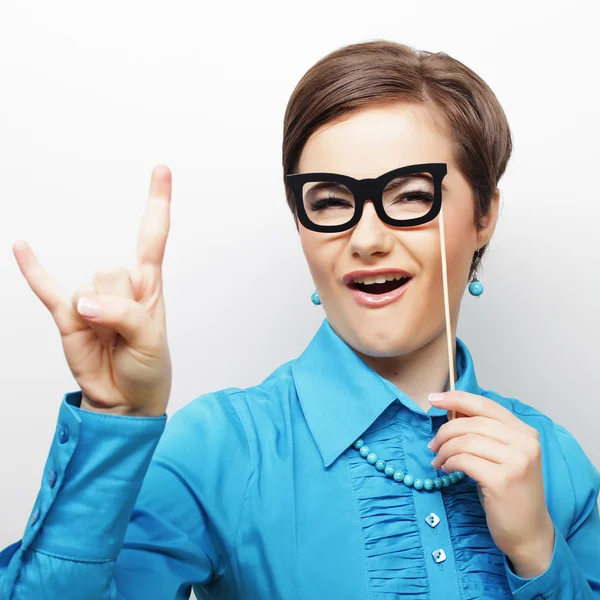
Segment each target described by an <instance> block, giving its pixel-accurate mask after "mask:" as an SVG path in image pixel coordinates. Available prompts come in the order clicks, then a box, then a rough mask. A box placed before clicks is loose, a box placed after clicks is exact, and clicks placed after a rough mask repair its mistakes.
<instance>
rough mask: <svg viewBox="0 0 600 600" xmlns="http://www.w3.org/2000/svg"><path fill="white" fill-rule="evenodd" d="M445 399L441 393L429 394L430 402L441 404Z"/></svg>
mask: <svg viewBox="0 0 600 600" xmlns="http://www.w3.org/2000/svg"><path fill="white" fill-rule="evenodd" d="M443 399H444V394H442V393H440V392H434V393H433V394H429V402H439V401H440V400H443Z"/></svg>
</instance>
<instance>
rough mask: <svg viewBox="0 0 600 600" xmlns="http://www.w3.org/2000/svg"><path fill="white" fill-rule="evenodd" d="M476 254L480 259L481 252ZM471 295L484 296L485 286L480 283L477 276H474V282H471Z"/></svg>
mask: <svg viewBox="0 0 600 600" xmlns="http://www.w3.org/2000/svg"><path fill="white" fill-rule="evenodd" d="M476 254H477V259H478V258H479V250H477V251H476ZM477 259H476V260H477ZM469 294H471V296H475V297H479V296H481V294H483V284H482V283H481V281H479V279H477V276H476V275H475V274H473V281H471V283H470V284H469Z"/></svg>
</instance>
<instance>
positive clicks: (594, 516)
mask: <svg viewBox="0 0 600 600" xmlns="http://www.w3.org/2000/svg"><path fill="white" fill-rule="evenodd" d="M456 359H457V370H458V379H457V382H456V389H457V390H463V391H466V392H470V393H473V394H479V395H482V396H485V397H487V398H490V399H492V400H494V401H495V402H498V403H499V404H501V405H502V406H504V407H506V408H507V409H508V410H510V411H511V412H513V413H514V414H515V415H517V416H518V417H519V418H520V419H522V420H523V421H525V422H526V423H528V424H529V425H531V426H533V427H535V428H536V429H537V430H538V431H539V432H540V442H541V445H542V464H543V475H544V485H545V493H546V503H547V506H548V510H549V512H550V515H551V517H552V520H553V522H554V526H555V546H554V554H553V557H552V563H551V565H550V567H549V568H548V570H547V571H546V572H545V573H542V574H540V575H539V576H538V577H535V578H532V579H522V578H520V577H518V576H517V575H516V574H514V573H513V572H512V570H511V566H510V564H509V562H508V560H507V558H506V556H505V555H503V553H502V552H501V551H500V550H499V549H498V547H497V546H496V545H495V543H494V541H493V539H492V537H491V535H490V532H489V530H488V527H487V524H486V518H485V513H484V511H483V508H482V506H481V503H480V501H479V496H478V493H477V485H476V482H475V481H473V480H472V479H471V478H470V477H468V476H466V477H465V478H464V479H462V480H461V481H459V482H458V483H456V484H454V485H450V486H448V487H443V488H442V489H441V490H438V491H425V490H420V491H419V490H415V489H413V488H410V487H407V486H406V485H404V484H403V483H398V482H396V481H394V480H393V479H391V478H390V477H387V476H386V475H385V474H384V473H382V472H380V471H378V470H377V469H375V468H374V467H373V466H372V465H371V464H369V463H368V462H367V461H366V460H365V459H364V458H362V457H361V456H360V454H359V453H358V451H357V450H356V449H355V448H354V447H353V443H354V441H355V440H356V439H357V438H359V437H362V439H363V440H364V441H365V443H366V444H367V445H368V446H369V448H371V449H372V451H373V452H375V453H376V454H377V455H378V457H379V458H382V459H383V460H385V461H387V462H388V463H389V464H392V465H394V466H395V467H396V468H398V469H402V470H403V471H404V472H408V473H411V474H414V475H415V476H419V477H422V478H431V479H433V478H434V477H437V476H442V475H444V473H443V472H442V471H436V470H435V469H434V468H433V467H432V466H431V460H432V458H433V456H434V454H433V453H432V452H431V451H430V450H429V449H428V448H427V444H428V442H429V441H430V440H431V439H432V438H433V437H434V435H435V434H436V432H437V431H438V429H439V428H440V427H441V425H442V424H443V423H445V422H446V421H447V413H446V411H445V410H442V409H439V408H435V407H432V408H431V409H430V410H429V411H428V412H427V413H426V412H424V411H423V410H422V409H421V408H420V407H419V406H418V405H417V404H416V403H415V402H414V401H412V400H411V399H410V398H409V397H408V396H407V395H406V394H404V393H403V392H402V390H400V389H399V388H397V387H396V386H394V385H393V384H392V383H391V382H389V381H388V380H386V379H384V378H383V377H381V376H379V375H378V374H377V373H376V372H375V371H373V370H372V369H371V368H370V367H369V366H368V365H367V364H366V363H365V362H364V361H363V360H362V359H361V358H360V357H359V356H358V355H357V354H356V353H355V352H354V351H353V349H352V348H351V347H350V346H349V345H348V344H346V342H345V341H344V340H342V339H341V338H340V337H339V336H338V335H337V334H336V333H335V331H334V330H333V329H332V327H331V325H330V324H329V322H328V320H327V319H325V320H324V321H323V323H322V325H321V327H320V329H319V330H318V331H317V333H316V335H315V336H314V338H313V339H312V340H311V342H310V344H309V345H308V347H307V348H306V350H305V351H304V352H303V353H302V354H301V355H300V356H299V357H298V358H297V359H295V360H291V361H289V362H286V363H284V364H283V365H281V366H280V367H279V368H277V369H276V370H275V371H274V372H273V373H271V374H270V375H269V377H267V378H266V379H265V380H264V381H263V382H261V383H260V384H257V385H255V386H252V387H248V388H244V389H241V388H227V389H224V390H219V391H216V392H209V393H206V394H203V395H201V396H199V397H198V398H196V399H194V400H193V401H191V402H190V403H189V404H187V405H185V406H184V407H183V408H181V409H180V410H178V411H177V412H176V413H175V414H174V415H173V416H172V417H171V418H170V419H169V420H168V423H167V417H166V415H165V416H163V417H147V418H146V417H144V418H140V417H125V416H119V415H106V414H99V413H93V412H89V411H85V410H82V409H81V408H80V407H79V406H80V401H81V392H80V391H79V392H73V393H69V394H66V395H65V397H64V399H63V402H62V404H61V406H60V411H59V417H58V424H57V434H56V436H55V439H54V440H53V442H52V446H51V449H50V453H49V456H48V460H47V463H46V467H45V470H44V474H43V478H42V483H41V488H40V492H39V494H38V497H37V499H36V502H35V505H34V507H33V508H32V517H31V520H30V522H29V523H28V524H27V526H26V528H25V532H24V535H23V538H22V539H21V540H20V541H18V542H16V543H15V544H12V545H11V546H9V547H8V548H6V549H5V550H4V551H3V552H1V553H0V598H2V599H6V600H25V599H27V600H30V599H31V598H36V600H44V599H50V598H52V599H53V600H54V599H57V598H61V600H75V599H77V600H82V599H93V600H109V599H110V600H116V599H123V600H125V599H129V600H133V599H134V598H135V599H138V598H144V600H150V599H156V600H180V599H184V598H188V597H189V594H190V591H191V590H192V589H193V590H194V592H195V594H196V596H197V597H198V599H199V600H200V599H203V598H207V599H208V598H211V599H223V600H225V599H227V600H233V599H235V598H240V599H242V598H243V599H244V600H254V599H262V600H279V599H281V600H296V599H297V600H312V599H314V600H330V599H331V600H337V599H340V600H341V599H343V600H365V599H370V600H393V599H398V600H431V599H433V600H438V599H443V600H484V599H485V600H500V599H511V598H514V599H516V600H540V599H542V598H543V599H550V600H575V599H578V600H599V599H600V519H599V514H598V504H597V500H598V492H599V489H600V473H599V472H598V470H597V469H596V468H595V467H594V465H593V464H592V463H591V461H590V460H589V458H588V457H587V456H586V454H585V453H584V451H583V450H582V448H581V447H580V445H579V444H578V443H577V441H576V440H575V438H574V437H573V436H572V435H571V434H570V433H569V432H568V431H567V430H565V429H564V428H563V427H562V426H560V425H558V424H556V423H554V422H553V421H552V420H551V419H549V418H548V417H547V416H545V415H543V414H542V413H541V412H539V411H538V410H536V409H535V408H533V407H531V406H529V405H527V404H524V403H522V402H520V401H518V400H516V399H514V398H505V397H503V396H501V395H499V394H497V393H495V392H493V391H490V390H485V389H482V388H481V387H480V386H479V385H478V382H477V379H476V376H475V370H474V364H473V360H472V357H471V355H470V353H469V350H468V348H467V346H466V345H465V343H464V342H463V341H462V340H460V339H458V338H457V342H456ZM431 391H435V390H431ZM540 510H543V507H540Z"/></svg>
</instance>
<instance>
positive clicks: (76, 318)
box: [13, 165, 172, 416]
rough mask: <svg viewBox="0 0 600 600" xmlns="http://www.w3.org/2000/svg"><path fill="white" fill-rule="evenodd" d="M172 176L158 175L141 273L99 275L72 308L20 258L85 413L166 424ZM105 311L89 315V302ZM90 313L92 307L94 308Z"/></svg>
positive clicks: (21, 251) (36, 267)
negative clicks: (165, 268)
mask: <svg viewBox="0 0 600 600" xmlns="http://www.w3.org/2000/svg"><path fill="white" fill-rule="evenodd" d="M170 203H171V172H170V170H169V169H168V167H166V166H163V165H158V166H156V167H155V168H154V170H153V171H152V178H151V182H150V193H149V195H148V203H147V205H146V211H145V213H144V216H143V219H142V224H141V227H140V230H139V236H138V244H137V265H136V266H135V268H134V269H132V270H131V271H129V270H127V269H125V268H124V267H119V266H109V267H106V268H102V269H100V270H98V271H97V272H96V274H95V275H94V279H93V282H92V283H88V284H86V285H83V286H81V287H80V288H79V289H78V290H77V291H76V292H75V294H74V295H73V298H72V299H71V300H70V301H69V300H67V299H65V298H63V296H62V293H61V291H60V289H59V287H58V285H57V283H56V282H55V281H54V279H53V278H52V277H51V276H50V275H49V274H48V273H47V272H46V270H45V269H44V268H43V267H42V266H41V265H40V263H39V262H38V260H37V258H36V257H35V255H34V253H33V251H32V250H31V248H30V247H29V246H28V245H27V244H26V243H25V242H23V241H18V242H15V244H13V252H14V255H15V258H16V259H17V263H18V265H19V268H20V269H21V272H22V273H23V276H24V277H25V279H26V280H27V283H28V284H29V286H30V287H31V289H32V290H33V292H34V293H35V295H36V296H37V297H38V298H39V299H40V300H41V301H42V302H43V304H44V305H45V306H46V308H47V309H48V310H49V311H50V313H51V314H52V316H53V318H54V321H55V322H56V325H57V326H58V330H59V331H60V335H61V337H62V342H63V348H64V352H65V356H66V358H67V362H68V364H69V367H70V369H71V371H72V373H73V376H74V377H75V379H76V381H77V383H78V384H79V386H80V388H81V390H82V392H83V396H82V402H81V407H82V408H84V409H87V410H94V411H98V412H110V413H115V414H121V415H130V416H131V415H137V416H162V415H164V413H165V410H166V407H167V403H168V401H169V395H170V392H171V380H172V369H171V358H170V355H169V347H168V344H167V331H166V316H165V303H164V298H163V284H162V262H163V257H164V253H165V247H166V243H167V236H168V234H169V225H170ZM84 298H89V299H91V300H93V301H94V302H96V303H99V306H100V308H99V312H97V314H94V315H92V314H88V315H85V314H82V312H83V313H85V312H86V309H85V307H86V304H87V302H86V300H84ZM88 308H89V305H88Z"/></svg>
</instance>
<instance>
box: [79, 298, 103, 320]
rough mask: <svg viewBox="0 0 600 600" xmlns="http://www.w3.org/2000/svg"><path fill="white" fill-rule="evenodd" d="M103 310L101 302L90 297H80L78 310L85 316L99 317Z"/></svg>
mask: <svg viewBox="0 0 600 600" xmlns="http://www.w3.org/2000/svg"><path fill="white" fill-rule="evenodd" d="M101 310H102V306H101V305H100V303H99V302H96V301H94V300H90V299H89V298H80V299H79V302H78V303H77V312H78V313H79V314H80V315H83V316H84V317H97V316H98V315H99V314H100V311H101Z"/></svg>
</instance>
